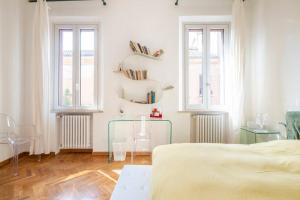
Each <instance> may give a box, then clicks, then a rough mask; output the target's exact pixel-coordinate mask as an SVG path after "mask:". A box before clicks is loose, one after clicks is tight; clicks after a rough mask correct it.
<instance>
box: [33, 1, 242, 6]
mask: <svg viewBox="0 0 300 200" xmlns="http://www.w3.org/2000/svg"><path fill="white" fill-rule="evenodd" d="M36 1H37V0H28V2H30V3H34V2H36ZM46 1H50V2H51V1H89V0H46ZM101 1H102V4H103V5H104V6H106V4H107V3H106V1H105V0H101ZM178 1H179V0H176V1H175V6H178ZM243 1H245V0H243Z"/></svg>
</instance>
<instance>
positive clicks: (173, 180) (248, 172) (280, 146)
mask: <svg viewBox="0 0 300 200" xmlns="http://www.w3.org/2000/svg"><path fill="white" fill-rule="evenodd" d="M151 184H152V199H153V200H177V199H178V200H179V199H180V200H196V199H197V200H300V141H285V140H283V141H273V142H268V143H260V144H253V145H226V144H173V145H164V146H159V147H157V148H155V149H154V152H153V176H152V183H151Z"/></svg>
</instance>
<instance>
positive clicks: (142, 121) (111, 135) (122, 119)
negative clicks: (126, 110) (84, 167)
mask: <svg viewBox="0 0 300 200" xmlns="http://www.w3.org/2000/svg"><path fill="white" fill-rule="evenodd" d="M152 122H153V123H159V124H165V125H167V126H168V131H166V132H168V134H167V135H166V140H167V141H166V142H167V143H168V144H172V129H173V127H172V126H173V125H172V122H171V121H170V120H168V119H164V118H162V119H156V118H150V117H145V116H138V117H130V116H119V117H116V118H114V119H112V120H110V121H109V122H108V162H112V161H113V142H114V140H118V136H117V134H116V133H115V132H116V131H114V129H115V127H116V126H117V124H119V125H120V124H121V123H123V124H124V123H126V124H127V125H129V124H132V123H139V126H140V129H141V130H143V129H144V130H145V129H146V124H148V123H152ZM123 131H124V132H126V130H125V129H124V128H123V129H121V131H119V132H123ZM127 132H128V131H127ZM145 132H148V131H145ZM147 134H149V133H147ZM121 135H122V134H121ZM142 135H143V134H142ZM145 135H146V134H145ZM122 137H123V138H126V139H127V140H128V139H129V140H130V142H131V143H132V144H133V143H134V141H135V139H136V138H138V137H139V136H137V135H136V132H135V131H134V130H133V131H132V133H131V134H129V135H128V134H127V135H126V134H124V135H122ZM148 139H149V141H150V142H151V137H149V138H148ZM150 148H152V147H150ZM130 151H131V161H133V153H134V152H135V151H136V149H135V148H133V147H131V150H130ZM151 151H152V150H151ZM126 152H127V149H126Z"/></svg>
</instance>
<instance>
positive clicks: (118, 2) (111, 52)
mask: <svg viewBox="0 0 300 200" xmlns="http://www.w3.org/2000/svg"><path fill="white" fill-rule="evenodd" d="M107 3H108V5H107V6H106V7H103V6H102V4H101V1H99V0H95V1H86V2H84V1H81V2H55V3H54V2H52V3H49V4H48V5H49V6H50V7H51V10H50V14H51V16H52V18H53V17H56V18H59V17H62V18H63V17H69V18H70V17H71V18H72V17H85V18H87V17H92V18H98V19H99V20H100V23H101V30H102V49H103V51H102V60H101V61H102V63H103V67H104V74H103V75H104V76H103V77H104V80H103V83H104V112H103V113H97V114H94V121H93V132H94V135H93V143H94V151H96V152H105V151H107V123H108V121H109V120H110V119H112V118H113V116H116V115H118V114H119V108H120V106H121V107H123V109H124V110H125V112H126V113H127V114H133V115H136V114H147V115H148V114H149V112H150V109H151V107H150V106H145V105H135V104H131V103H128V102H124V101H122V100H120V99H119V98H118V96H117V92H116V90H117V88H118V86H119V85H120V84H122V82H121V81H120V77H119V76H118V75H116V74H114V73H113V72H112V71H113V70H114V69H115V67H116V66H117V65H118V64H119V62H121V61H122V60H123V59H124V58H125V57H127V56H128V55H129V54H130V53H131V50H130V49H129V45H128V43H129V40H134V41H139V42H141V43H144V44H146V45H148V46H149V47H150V48H151V49H159V48H162V49H164V50H165V54H164V55H163V57H162V60H161V61H152V60H143V58H141V60H137V62H140V63H144V61H145V63H146V64H147V67H148V69H150V73H151V76H152V79H155V80H158V81H161V82H162V83H170V84H172V85H174V86H175V89H174V90H171V91H168V92H166V93H165V94H164V97H163V99H162V101H161V103H160V107H162V110H163V112H164V115H165V117H166V118H168V119H170V120H172V122H173V136H174V137H173V141H174V142H189V140H190V114H189V113H179V112H177V111H178V77H179V74H178V62H179V61H178V52H179V50H178V46H179V44H178V41H179V30H178V29H179V16H196V15H228V14H230V13H231V3H232V0H210V1H207V0H190V1H182V2H180V6H178V7H176V6H174V3H175V1H171V0H170V1H161V0H152V1H149V0H107ZM33 6H34V4H27V5H26V13H27V17H26V19H27V23H26V27H27V32H30V29H31V28H30V26H31V23H30V19H31V18H32V13H33ZM29 35H30V34H29ZM31 40H32V39H31ZM29 41H30V37H29V36H28V39H27V42H26V43H29V45H26V46H30V42H29ZM26 52H30V48H29V49H28V48H27V50H26ZM27 55H29V54H28V53H27ZM26 57H27V56H26ZM27 65H30V62H27ZM26 80H30V73H28V72H27V75H26ZM25 87H26V93H28V94H29V97H28V99H27V103H26V105H28V106H30V92H31V91H30V86H29V85H28V84H27V86H25ZM27 109H29V108H27ZM29 119H30V117H29V118H28V120H29ZM155 132H157V134H163V133H161V132H162V131H161V130H159V129H156V130H155Z"/></svg>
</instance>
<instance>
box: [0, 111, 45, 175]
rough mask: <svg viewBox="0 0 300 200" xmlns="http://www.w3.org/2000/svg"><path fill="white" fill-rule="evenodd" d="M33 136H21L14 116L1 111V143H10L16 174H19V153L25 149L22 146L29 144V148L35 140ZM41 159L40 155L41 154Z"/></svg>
mask: <svg viewBox="0 0 300 200" xmlns="http://www.w3.org/2000/svg"><path fill="white" fill-rule="evenodd" d="M33 139H34V138H33V137H29V136H21V135H19V134H18V133H17V131H16V124H15V121H14V120H13V118H12V117H10V116H8V115H6V114H2V113H0V144H8V145H9V147H10V149H11V151H12V154H13V157H12V163H13V173H14V175H18V173H19V170H18V161H19V153H20V152H21V151H24V149H21V148H22V147H24V146H26V145H28V148H29V146H30V144H31V142H33ZM39 159H40V156H39Z"/></svg>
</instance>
